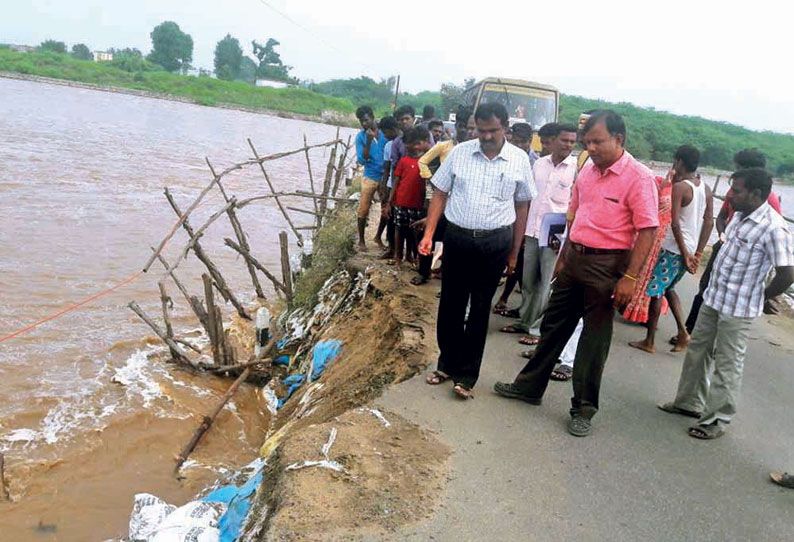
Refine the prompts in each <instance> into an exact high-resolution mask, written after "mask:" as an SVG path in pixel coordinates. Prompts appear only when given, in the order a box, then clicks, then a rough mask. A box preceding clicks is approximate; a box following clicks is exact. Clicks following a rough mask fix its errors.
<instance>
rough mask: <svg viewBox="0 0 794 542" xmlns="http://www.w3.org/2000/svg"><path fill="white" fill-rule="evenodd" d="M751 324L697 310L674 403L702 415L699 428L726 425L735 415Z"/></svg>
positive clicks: (738, 319)
mask: <svg viewBox="0 0 794 542" xmlns="http://www.w3.org/2000/svg"><path fill="white" fill-rule="evenodd" d="M752 321H753V319H752V318H737V317H734V316H728V315H725V314H722V313H720V312H717V311H716V310H714V309H713V308H711V307H709V306H708V305H706V304H704V305H703V306H702V307H701V309H700V313H699V315H698V319H697V323H696V324H695V329H694V330H693V331H692V340H691V342H690V343H689V348H688V349H687V352H686V358H685V359H684V365H683V367H682V368H681V379H680V380H679V381H678V393H677V394H676V397H675V401H674V404H675V406H677V407H679V408H683V409H686V410H692V411H695V412H702V413H703V415H702V416H701V417H700V420H698V424H699V425H710V424H712V423H714V422H715V421H719V422H720V423H730V421H731V419H732V418H733V416H734V415H735V414H736V403H737V401H738V399H739V390H740V389H741V387H742V374H743V373H744V355H745V353H746V352H747V330H748V329H749V328H750V324H751V323H752Z"/></svg>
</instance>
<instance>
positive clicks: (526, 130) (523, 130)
mask: <svg viewBox="0 0 794 542" xmlns="http://www.w3.org/2000/svg"><path fill="white" fill-rule="evenodd" d="M510 131H511V132H512V133H513V136H518V137H520V138H521V139H527V140H529V139H532V125H530V124H527V123H526V122H517V123H515V124H514V125H513V126H511V127H510Z"/></svg>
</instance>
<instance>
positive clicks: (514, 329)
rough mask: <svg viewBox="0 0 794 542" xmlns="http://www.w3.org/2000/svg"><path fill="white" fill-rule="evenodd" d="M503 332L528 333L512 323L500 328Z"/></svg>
mask: <svg viewBox="0 0 794 542" xmlns="http://www.w3.org/2000/svg"><path fill="white" fill-rule="evenodd" d="M499 331H501V332H502V333H526V332H525V331H524V330H523V329H521V328H518V327H516V326H513V325H510V326H505V327H503V328H501V329H499Z"/></svg>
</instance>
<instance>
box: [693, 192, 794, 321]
mask: <svg viewBox="0 0 794 542" xmlns="http://www.w3.org/2000/svg"><path fill="white" fill-rule="evenodd" d="M773 266H774V267H788V266H794V236H792V234H791V231H789V229H788V226H787V225H786V222H785V221H784V220H783V217H782V216H780V215H779V214H778V213H777V212H776V211H775V210H774V209H772V207H771V206H770V205H769V204H768V203H766V202H764V203H763V204H762V205H761V206H760V207H759V208H758V209H756V210H755V211H753V212H752V213H750V214H749V215H747V216H744V215H743V214H742V213H736V214H735V215H734V217H733V219H732V220H731V221H730V223H728V227H727V228H726V229H725V243H724V244H723V245H722V248H721V249H720V252H719V254H717V259H716V260H715V261H714V269H713V271H712V272H711V279H710V280H709V285H708V288H706V291H705V292H704V293H703V302H704V303H705V304H706V305H708V306H709V307H711V308H712V309H714V310H716V311H718V312H721V313H723V314H726V315H728V316H733V317H737V318H755V317H756V316H758V315H759V314H761V311H762V310H763V308H764V280H765V279H766V276H767V274H768V273H769V269H770V268H771V267H773Z"/></svg>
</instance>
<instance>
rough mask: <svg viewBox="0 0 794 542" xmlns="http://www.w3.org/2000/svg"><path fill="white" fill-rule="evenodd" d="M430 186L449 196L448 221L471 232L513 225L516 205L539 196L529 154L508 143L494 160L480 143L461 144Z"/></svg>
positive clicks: (476, 141) (446, 212) (474, 140)
mask: <svg viewBox="0 0 794 542" xmlns="http://www.w3.org/2000/svg"><path fill="white" fill-rule="evenodd" d="M430 182H431V183H432V184H433V187H434V188H436V189H438V190H441V191H442V192H446V193H447V194H448V198H447V206H446V209H445V210H444V215H445V216H446V217H447V220H449V221H450V222H452V223H453V224H455V225H456V226H459V227H461V228H467V229H471V230H494V229H497V228H501V227H503V226H509V225H511V224H513V223H514V222H515V220H516V211H515V202H517V201H530V200H531V199H533V198H534V197H535V196H536V195H537V190H536V189H535V182H534V180H533V177H532V167H531V166H530V165H529V157H528V156H527V153H526V152H524V151H523V150H521V149H519V148H518V147H516V146H515V145H511V144H510V143H508V142H505V144H504V145H503V146H502V150H501V151H500V152H499V154H498V155H496V156H495V157H494V158H493V160H490V159H488V157H487V156H485V154H484V153H483V152H482V149H481V147H480V140H479V139H473V140H471V141H466V142H465V143H459V144H458V145H456V146H455V148H454V149H452V152H450V154H449V157H448V158H447V159H446V160H445V161H444V163H443V164H441V167H439V168H438V171H436V173H435V175H433V178H432V179H431V180H430Z"/></svg>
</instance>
